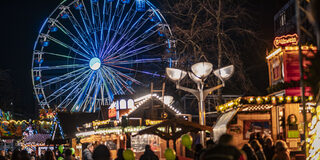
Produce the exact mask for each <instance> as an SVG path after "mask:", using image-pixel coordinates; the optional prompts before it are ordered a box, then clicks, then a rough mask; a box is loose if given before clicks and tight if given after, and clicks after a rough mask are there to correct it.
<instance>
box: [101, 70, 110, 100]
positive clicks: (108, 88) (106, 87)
mask: <svg viewBox="0 0 320 160" xmlns="http://www.w3.org/2000/svg"><path fill="white" fill-rule="evenodd" d="M101 76H103V75H102V74H101ZM102 82H103V88H104V90H103V92H104V91H105V92H106V93H107V96H108V98H107V101H110V100H111V101H112V100H113V92H112V91H111V86H110V84H109V83H107V82H106V79H105V78H102ZM103 92H102V93H103ZM102 99H104V98H102Z"/></svg>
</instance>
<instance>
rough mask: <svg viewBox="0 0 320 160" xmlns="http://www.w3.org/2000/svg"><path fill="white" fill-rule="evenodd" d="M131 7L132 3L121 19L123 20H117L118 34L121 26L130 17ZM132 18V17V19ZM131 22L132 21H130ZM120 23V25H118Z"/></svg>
mask: <svg viewBox="0 0 320 160" xmlns="http://www.w3.org/2000/svg"><path fill="white" fill-rule="evenodd" d="M133 6H134V3H132V5H131V7H130V9H129V11H128V12H127V13H126V15H125V16H124V17H123V19H122V20H121V19H119V21H118V25H117V32H120V30H121V28H122V26H123V24H124V22H125V21H128V19H127V18H128V17H131V16H130V13H131V11H132V8H133ZM132 18H133V17H132ZM131 20H132V19H131ZM120 22H121V23H120ZM130 23H131V22H130Z"/></svg>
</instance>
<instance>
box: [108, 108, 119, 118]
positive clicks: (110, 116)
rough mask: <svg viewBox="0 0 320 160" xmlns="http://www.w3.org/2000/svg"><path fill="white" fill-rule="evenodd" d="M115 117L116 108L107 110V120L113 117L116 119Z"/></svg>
mask: <svg viewBox="0 0 320 160" xmlns="http://www.w3.org/2000/svg"><path fill="white" fill-rule="evenodd" d="M116 116H117V110H116V108H111V109H109V111H108V117H109V118H113V117H116Z"/></svg>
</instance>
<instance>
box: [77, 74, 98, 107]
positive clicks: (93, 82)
mask: <svg viewBox="0 0 320 160" xmlns="http://www.w3.org/2000/svg"><path fill="white" fill-rule="evenodd" d="M96 72H97V71H95V74H94V77H93V80H92V81H91V82H90V84H89V88H88V91H87V92H84V93H86V94H85V98H84V101H82V102H81V104H78V105H79V106H80V107H81V106H88V105H87V104H88V102H89V101H90V100H89V99H90V96H91V92H92V91H94V90H95V89H94V88H95V87H96V84H97V81H98V78H97V77H96V76H97V73H96ZM80 109H81V108H80ZM85 109H87V108H86V107H83V112H84V111H85ZM89 112H91V109H90V108H89Z"/></svg>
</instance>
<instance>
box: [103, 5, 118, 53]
mask: <svg viewBox="0 0 320 160" xmlns="http://www.w3.org/2000/svg"><path fill="white" fill-rule="evenodd" d="M118 7H119V1H117V4H116V7H115V11H114V14H112V13H111V12H112V7H111V8H110V15H109V20H108V24H107V26H108V32H107V36H106V39H105V41H104V43H103V48H104V47H105V45H106V44H109V40H110V36H111V35H110V32H111V29H112V25H113V21H114V18H115V16H116V14H117V10H118ZM111 15H112V16H111ZM111 17H112V18H111ZM103 50H104V49H102V50H101V51H100V55H99V56H100V57H101V52H103Z"/></svg>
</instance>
